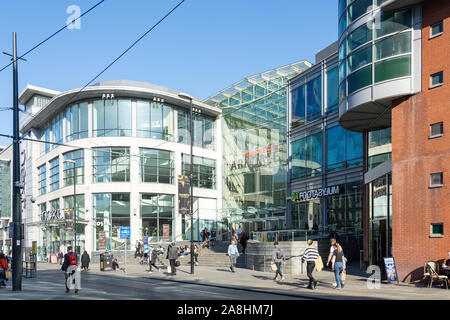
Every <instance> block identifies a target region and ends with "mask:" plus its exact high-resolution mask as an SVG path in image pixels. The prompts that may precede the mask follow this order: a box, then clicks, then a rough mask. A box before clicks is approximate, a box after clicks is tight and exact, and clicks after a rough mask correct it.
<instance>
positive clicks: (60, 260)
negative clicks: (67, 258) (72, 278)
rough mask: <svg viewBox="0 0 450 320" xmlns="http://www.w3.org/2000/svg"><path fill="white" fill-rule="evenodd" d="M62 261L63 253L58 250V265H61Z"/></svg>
mask: <svg viewBox="0 0 450 320" xmlns="http://www.w3.org/2000/svg"><path fill="white" fill-rule="evenodd" d="M63 259H64V253H63V252H62V251H61V250H60V251H59V253H58V261H59V265H62V264H63Z"/></svg>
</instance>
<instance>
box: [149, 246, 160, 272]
mask: <svg viewBox="0 0 450 320" xmlns="http://www.w3.org/2000/svg"><path fill="white" fill-rule="evenodd" d="M149 256H150V257H149V263H148V265H149V268H150V270H149V271H148V272H149V273H152V272H153V271H152V266H154V267H155V268H156V270H158V272H159V267H157V266H156V264H155V263H156V259H157V258H158V253H156V250H155V249H153V246H150V254H149Z"/></svg>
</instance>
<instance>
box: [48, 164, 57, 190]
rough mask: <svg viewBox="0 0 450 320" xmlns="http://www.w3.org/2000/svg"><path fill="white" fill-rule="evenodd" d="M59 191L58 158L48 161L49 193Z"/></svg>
mask: <svg viewBox="0 0 450 320" xmlns="http://www.w3.org/2000/svg"><path fill="white" fill-rule="evenodd" d="M57 189H59V157H57V158H55V159H53V160H50V191H55V190H57Z"/></svg>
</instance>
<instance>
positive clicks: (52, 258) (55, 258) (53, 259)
mask: <svg viewBox="0 0 450 320" xmlns="http://www.w3.org/2000/svg"><path fill="white" fill-rule="evenodd" d="M50 263H58V256H57V255H56V254H51V255H50Z"/></svg>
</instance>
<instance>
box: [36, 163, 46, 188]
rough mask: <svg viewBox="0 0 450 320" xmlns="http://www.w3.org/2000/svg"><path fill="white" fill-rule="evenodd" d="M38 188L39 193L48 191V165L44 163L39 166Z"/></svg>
mask: <svg viewBox="0 0 450 320" xmlns="http://www.w3.org/2000/svg"><path fill="white" fill-rule="evenodd" d="M38 171H39V176H38V189H39V194H45V193H46V192H47V187H46V186H47V166H46V165H45V164H44V165H42V166H41V167H39V168H38Z"/></svg>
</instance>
